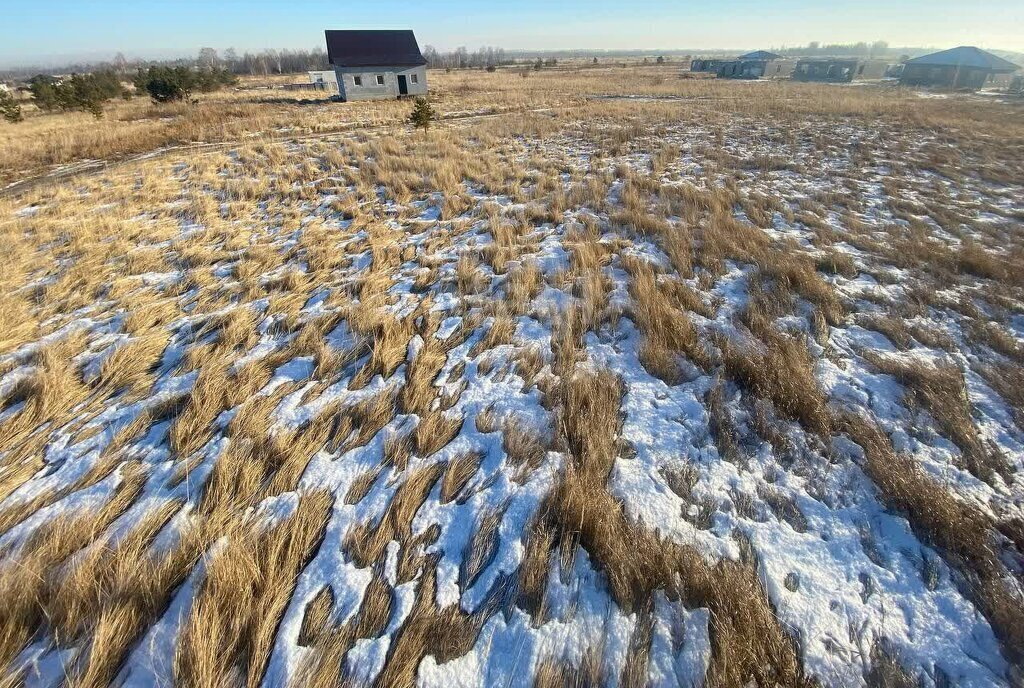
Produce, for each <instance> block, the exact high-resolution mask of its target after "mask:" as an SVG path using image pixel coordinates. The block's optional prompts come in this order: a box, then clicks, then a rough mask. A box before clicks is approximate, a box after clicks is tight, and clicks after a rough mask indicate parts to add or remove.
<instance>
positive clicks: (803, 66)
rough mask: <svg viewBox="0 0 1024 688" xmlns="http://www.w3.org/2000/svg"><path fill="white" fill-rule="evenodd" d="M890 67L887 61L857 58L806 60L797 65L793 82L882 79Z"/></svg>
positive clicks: (839, 81)
mask: <svg viewBox="0 0 1024 688" xmlns="http://www.w3.org/2000/svg"><path fill="white" fill-rule="evenodd" d="M888 67H889V64H888V63H886V61H885V60H861V59H858V58H856V57H841V58H840V57H826V58H820V57H816V58H806V59H803V60H800V61H799V62H797V63H796V69H794V70H793V80H794V81H826V82H831V83H842V82H847V81H862V80H865V79H882V78H884V77H885V75H886V70H887V69H888Z"/></svg>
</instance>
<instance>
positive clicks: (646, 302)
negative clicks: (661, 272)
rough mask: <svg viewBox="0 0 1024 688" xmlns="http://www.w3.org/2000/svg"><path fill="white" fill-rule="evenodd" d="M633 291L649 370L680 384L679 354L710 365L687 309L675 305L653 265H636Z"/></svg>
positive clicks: (634, 312) (644, 360)
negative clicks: (661, 283)
mask: <svg viewBox="0 0 1024 688" xmlns="http://www.w3.org/2000/svg"><path fill="white" fill-rule="evenodd" d="M629 294H630V296H631V297H632V299H633V303H632V309H631V313H632V316H633V319H634V320H635V321H636V324H637V327H639V328H640V331H641V332H642V333H643V335H644V340H643V345H642V346H641V349H640V362H641V363H642V364H643V366H644V368H646V369H647V370H648V372H650V373H651V374H653V375H656V376H657V377H660V378H661V379H663V380H665V382H667V383H669V384H678V383H679V382H681V381H682V380H683V377H684V374H683V370H682V369H681V368H680V366H679V363H678V361H677V360H676V357H677V356H679V355H683V356H686V357H687V358H688V359H689V360H690V361H692V362H693V363H695V364H696V365H698V366H700V367H702V368H705V369H706V368H708V367H710V365H711V357H710V354H709V353H708V351H707V349H706V348H705V345H704V343H703V342H702V341H701V339H700V336H699V333H698V331H697V328H696V327H695V326H694V325H693V323H692V322H691V321H690V319H689V318H688V317H687V315H686V313H685V312H684V311H682V310H680V309H679V308H677V307H676V306H674V305H673V303H672V299H670V296H669V294H668V293H667V290H666V289H663V288H662V287H661V285H659V283H658V281H657V278H656V276H655V274H654V270H653V269H652V268H651V267H650V266H649V265H647V264H638V265H636V266H635V269H634V270H633V279H632V281H631V282H630V284H629Z"/></svg>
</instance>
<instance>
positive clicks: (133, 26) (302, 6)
mask: <svg viewBox="0 0 1024 688" xmlns="http://www.w3.org/2000/svg"><path fill="white" fill-rule="evenodd" d="M5 10H6V12H5V15H6V17H5V18H6V19H7V21H4V22H3V23H2V24H0V67H4V68H11V67H18V66H25V65H55V64H58V63H68V62H75V61H95V60H104V59H109V58H110V57H112V56H113V55H114V54H116V53H117V52H122V53H124V54H125V55H126V56H128V57H129V58H132V59H134V58H142V59H165V58H173V57H184V56H191V55H195V54H196V52H197V51H198V50H199V48H200V47H202V46H212V47H214V48H217V49H218V50H224V49H226V48H228V47H234V48H235V49H236V50H238V51H239V52H245V51H249V52H258V51H261V50H265V49H268V48H273V49H282V48H294V49H309V48H311V47H314V46H319V45H322V43H323V30H324V29H325V28H412V29H414V30H415V31H416V34H417V37H418V38H419V41H420V44H421V45H427V44H430V45H433V46H435V47H437V48H438V49H439V50H450V49H454V48H456V47H458V46H466V47H468V48H470V49H471V50H472V49H475V48H477V47H479V46H481V45H493V46H500V47H502V48H505V49H507V50H552V51H554V50H573V49H578V50H610V51H615V50H635V49H645V48H650V49H663V50H675V49H693V50H700V49H704V50H712V49H733V48H735V49H754V48H764V47H781V46H787V45H788V46H795V45H806V44H807V43H809V42H811V41H820V42H822V43H854V42H858V41H874V40H884V41H887V42H888V43H889V44H890V45H894V46H919V47H923V48H948V47H953V46H956V45H977V46H979V47H984V48H993V49H1002V50H1012V51H1024V34H1022V33H1021V32H1020V31H1019V27H1020V26H1024V2H1019V1H1014V0H978V2H974V3H965V2H962V0H959V1H955V2H954V1H951V0H931V1H929V0H905V1H904V2H900V3H893V2H890V1H885V2H883V1H881V0H864V1H861V2H856V3H853V2H847V3H825V2H822V1H821V0H779V2H776V3H772V4H766V3H763V2H754V1H753V0H736V1H735V2H733V3H731V5H730V6H729V8H728V10H723V8H722V7H721V6H719V5H708V4H706V3H697V2H691V1H685V2H671V1H670V0H639V1H638V2H632V3H623V2H621V1H618V2H612V1H611V0H589V1H588V2H581V1H579V0H570V1H567V2H562V3H558V4H557V5H555V4H554V3H548V2H542V1H541V0H523V1H522V2H519V3H517V4H515V5H510V4H501V5H498V6H482V5H481V4H480V3H475V2H470V1H469V0H447V1H445V2H419V3H414V2H407V1H404V0H379V1H377V2H374V3H372V5H356V4H355V3H345V4H339V3H337V2H327V1H326V0H295V1H293V2H289V3H277V2H275V3H271V2H258V1H257V2H252V1H250V2H242V1H241V0H215V1H211V2H201V1H200V0H181V1H179V2H171V1H169V0H156V1H155V2H145V3H143V2H138V1H137V0H136V1H134V2H127V1H126V0H97V1H96V2H91V3H80V2H73V1H71V0H44V1H43V2H28V0H8V2H6V3H5Z"/></svg>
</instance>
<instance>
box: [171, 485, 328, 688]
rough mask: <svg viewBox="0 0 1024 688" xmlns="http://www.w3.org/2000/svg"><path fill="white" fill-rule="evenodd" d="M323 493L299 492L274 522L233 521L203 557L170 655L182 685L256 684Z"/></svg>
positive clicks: (315, 543) (318, 527)
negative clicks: (225, 538) (220, 541)
mask: <svg viewBox="0 0 1024 688" xmlns="http://www.w3.org/2000/svg"><path fill="white" fill-rule="evenodd" d="M331 502H332V500H331V497H330V495H328V494H327V493H324V492H315V493H310V494H307V495H304V496H303V497H302V498H301V499H300V500H299V501H298V503H297V504H296V505H295V509H294V511H293V512H292V513H291V514H290V515H289V516H287V517H286V518H284V519H283V520H281V521H280V522H278V523H274V524H272V525H264V526H262V527H259V526H258V527H256V528H253V527H252V525H251V524H249V525H246V524H244V523H238V524H237V526H236V529H232V530H230V531H229V532H231V536H230V537H229V538H228V541H227V542H226V543H225V544H224V545H223V547H222V548H221V549H220V550H219V551H217V552H215V553H214V554H213V556H212V557H211V558H210V559H209V561H208V563H207V565H206V570H205V572H204V577H203V582H202V584H201V586H200V588H199V590H198V591H197V594H196V598H195V601H194V602H193V605H192V611H191V612H190V614H189V617H188V619H187V620H186V621H185V624H184V627H183V628H182V631H181V634H182V635H181V639H180V640H179V642H178V645H177V648H176V650H175V656H174V675H175V680H176V681H180V682H182V683H184V684H187V685H224V684H226V683H227V682H238V683H244V684H245V685H247V686H257V685H259V684H260V682H261V680H262V678H263V672H264V670H265V669H266V665H267V661H268V659H269V658H270V651H271V648H272V644H273V642H274V637H275V635H276V634H277V625H278V622H279V621H280V618H281V615H282V614H283V613H284V610H285V606H286V605H287V604H288V601H289V599H290V598H291V593H292V589H293V588H294V585H295V579H296V576H297V575H298V573H299V571H301V570H302V568H303V567H304V566H305V564H306V562H307V561H308V560H309V558H310V557H311V556H312V555H313V553H314V552H315V551H316V549H317V547H319V544H320V540H321V539H322V538H323V534H324V530H325V528H326V526H327V520H328V517H329V516H330V511H331Z"/></svg>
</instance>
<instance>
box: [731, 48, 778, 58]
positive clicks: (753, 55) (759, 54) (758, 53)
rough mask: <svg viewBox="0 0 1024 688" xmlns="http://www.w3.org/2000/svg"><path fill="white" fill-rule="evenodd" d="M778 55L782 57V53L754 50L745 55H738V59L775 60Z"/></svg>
mask: <svg viewBox="0 0 1024 688" xmlns="http://www.w3.org/2000/svg"><path fill="white" fill-rule="evenodd" d="M780 57H782V55H776V54H775V53H770V52H768V51H767V50H755V51H754V52H752V53H747V54H746V55H740V56H739V58H738V59H740V60H777V59H779V58H780Z"/></svg>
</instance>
